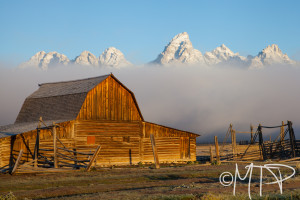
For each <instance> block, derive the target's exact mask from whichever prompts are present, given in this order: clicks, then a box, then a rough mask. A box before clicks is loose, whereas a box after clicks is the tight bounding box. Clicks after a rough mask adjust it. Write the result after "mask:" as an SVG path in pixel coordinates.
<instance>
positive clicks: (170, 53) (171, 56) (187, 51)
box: [152, 32, 204, 65]
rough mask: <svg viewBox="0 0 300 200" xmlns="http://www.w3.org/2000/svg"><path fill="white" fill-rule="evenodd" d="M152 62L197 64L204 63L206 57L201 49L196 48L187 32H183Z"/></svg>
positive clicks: (161, 63)
mask: <svg viewBox="0 0 300 200" xmlns="http://www.w3.org/2000/svg"><path fill="white" fill-rule="evenodd" d="M152 63H154V64H160V65H169V64H179V63H183V64H197V63H204V58H203V55H202V53H201V52H200V51H199V50H197V49H194V47H193V45H192V42H191V41H190V38H189V35H188V34H187V32H183V33H180V34H178V35H176V36H175V37H174V38H173V39H172V40H171V42H170V43H169V44H168V45H167V46H166V47H165V49H164V51H163V52H162V53H160V54H159V55H158V57H157V58H156V60H154V61H152Z"/></svg>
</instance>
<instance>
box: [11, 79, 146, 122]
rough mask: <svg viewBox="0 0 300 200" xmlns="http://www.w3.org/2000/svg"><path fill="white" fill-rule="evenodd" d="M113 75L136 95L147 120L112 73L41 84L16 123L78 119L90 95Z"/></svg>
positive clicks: (25, 104)
mask: <svg viewBox="0 0 300 200" xmlns="http://www.w3.org/2000/svg"><path fill="white" fill-rule="evenodd" d="M109 76H111V77H112V78H113V79H114V80H115V81H117V82H118V83H119V84H120V85H122V86H123V87H124V88H125V89H126V90H127V91H128V92H129V93H130V94H131V95H132V98H133V101H134V103H135V105H136V107H137V109H138V112H139V114H140V116H141V119H142V120H143V116H142V113H141V111H140V109H139V106H138V104H137V101H136V99H135V96H134V94H133V92H131V91H130V90H129V89H128V88H126V87H125V86H124V85H123V84H122V83H121V82H120V81H119V80H118V79H117V78H116V77H115V76H113V75H112V74H108V75H103V76H98V77H94V78H87V79H81V80H72V81H63V82H55V83H43V84H39V86H40V87H39V89H38V90H37V91H35V92H34V93H32V94H31V95H30V96H29V97H27V98H26V99H25V101H24V103H23V106H22V108H21V111H20V112H19V114H18V117H17V119H16V121H15V123H26V122H37V121H38V120H39V118H40V117H43V120H53V121H59V120H62V119H64V120H68V121H70V120H74V119H76V117H77V115H78V113H79V111H80V109H81V107H82V104H83V103H84V101H85V99H86V96H87V93H88V92H89V91H90V90H92V89H93V88H94V87H96V86H97V85H98V84H99V83H101V82H102V81H104V80H105V79H107V78H108V77H109Z"/></svg>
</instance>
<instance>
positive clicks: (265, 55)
mask: <svg viewBox="0 0 300 200" xmlns="http://www.w3.org/2000/svg"><path fill="white" fill-rule="evenodd" d="M295 63H296V62H295V61H293V60H291V59H290V58H289V57H288V55H287V54H283V53H282V51H281V49H280V48H279V47H278V45H277V44H272V45H268V46H267V47H266V48H264V49H263V50H262V51H261V52H259V53H258V54H257V56H255V57H253V58H252V59H251V60H249V68H250V69H255V68H263V66H268V65H272V64H284V65H293V64H295Z"/></svg>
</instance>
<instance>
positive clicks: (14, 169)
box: [10, 149, 23, 174]
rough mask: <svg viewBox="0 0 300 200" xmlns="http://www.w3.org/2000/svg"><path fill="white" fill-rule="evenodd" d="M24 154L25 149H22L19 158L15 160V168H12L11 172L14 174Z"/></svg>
mask: <svg viewBox="0 0 300 200" xmlns="http://www.w3.org/2000/svg"><path fill="white" fill-rule="evenodd" d="M22 155H23V149H21V150H20V152H19V156H18V158H17V160H16V162H15V165H14V168H13V169H12V171H11V172H10V174H14V173H15V172H16V170H17V168H18V165H19V162H20V160H21V158H22Z"/></svg>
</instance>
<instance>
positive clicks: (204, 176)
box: [0, 163, 300, 200]
mask: <svg viewBox="0 0 300 200" xmlns="http://www.w3.org/2000/svg"><path fill="white" fill-rule="evenodd" d="M261 164H263V163H261ZM239 166H240V168H241V170H240V171H241V173H245V170H242V168H243V167H244V166H245V165H241V164H240V165H239ZM234 169H235V165H234V164H221V165H215V166H211V165H200V164H190V165H172V166H165V167H162V168H161V169H150V168H149V166H145V167H141V166H140V167H138V166H136V167H135V168H113V169H103V168H102V169H97V170H96V171H93V172H88V173H86V172H83V171H74V172H66V173H56V174H21V175H16V176H10V175H0V179H1V182H0V195H5V194H7V193H9V192H10V191H12V193H13V195H14V196H16V197H17V198H18V199H24V198H28V199H78V200H79V199H146V200H148V199H232V198H233V196H232V187H223V186H222V185H221V184H220V183H219V175H220V174H221V173H222V172H224V171H231V172H234ZM257 175H258V173H254V180H253V182H254V183H253V185H252V189H253V192H252V193H253V194H255V193H257V192H258V189H259V188H258V187H257V181H258V177H257ZM267 178H268V177H264V179H267ZM255 181H256V182H255ZM238 184H239V185H238V192H239V195H237V199H238V198H240V199H243V198H247V184H246V183H242V182H241V183H238ZM283 185H284V186H283V188H284V192H285V195H290V194H292V193H293V192H294V193H297V192H299V193H300V191H299V189H298V188H299V186H300V178H299V177H296V178H293V179H292V180H289V181H287V182H284V184H283ZM217 191H219V192H222V195H220V193H218V192H217ZM274 191H278V186H277V185H268V186H267V185H266V186H264V187H263V193H264V194H265V196H264V197H265V198H269V197H268V196H266V195H278V194H276V193H274ZM278 197H279V196H278ZM282 197H284V196H282ZM283 199H285V197H284V198H283Z"/></svg>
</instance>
